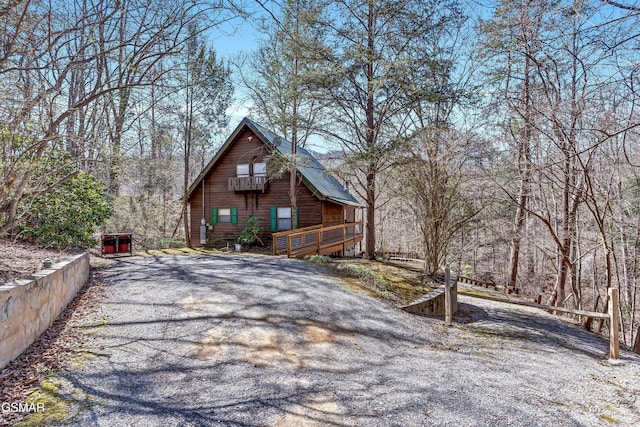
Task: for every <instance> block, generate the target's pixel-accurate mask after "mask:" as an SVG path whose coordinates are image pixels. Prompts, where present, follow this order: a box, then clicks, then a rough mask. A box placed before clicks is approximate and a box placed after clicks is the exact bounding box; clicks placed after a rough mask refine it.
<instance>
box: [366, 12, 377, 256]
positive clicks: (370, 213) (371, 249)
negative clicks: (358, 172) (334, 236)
mask: <svg viewBox="0 0 640 427" xmlns="http://www.w3.org/2000/svg"><path fill="white" fill-rule="evenodd" d="M374 14H375V4H374V2H369V13H368V21H369V22H368V25H367V54H368V57H367V104H366V107H365V116H366V123H367V129H366V144H367V149H368V150H375V148H376V135H375V134H374V129H375V115H374V114H375V102H374V94H375V90H376V88H375V82H374V77H375V74H374V73H375V71H374V68H373V66H374V61H375V33H374V31H375V27H374V22H375V16H374ZM368 154H369V155H370V156H371V154H372V153H368ZM366 173H367V188H366V196H367V200H366V203H367V258H369V259H374V258H375V256H376V174H377V168H376V164H375V161H374V160H369V164H368V166H367V169H366Z"/></svg>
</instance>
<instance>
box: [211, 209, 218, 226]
mask: <svg viewBox="0 0 640 427" xmlns="http://www.w3.org/2000/svg"><path fill="white" fill-rule="evenodd" d="M217 223H218V208H211V225H216V224H217Z"/></svg>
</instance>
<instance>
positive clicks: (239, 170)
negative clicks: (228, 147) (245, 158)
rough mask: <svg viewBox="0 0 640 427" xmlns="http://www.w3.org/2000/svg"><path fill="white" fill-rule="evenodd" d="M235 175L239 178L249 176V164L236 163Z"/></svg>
mask: <svg viewBox="0 0 640 427" xmlns="http://www.w3.org/2000/svg"><path fill="white" fill-rule="evenodd" d="M236 176H237V177H241V178H244V177H247V176H249V165H248V164H247V165H236Z"/></svg>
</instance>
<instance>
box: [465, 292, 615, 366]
mask: <svg viewBox="0 0 640 427" xmlns="http://www.w3.org/2000/svg"><path fill="white" fill-rule="evenodd" d="M458 294H459V295H464V296H468V297H472V298H479V299H486V300H490V301H497V302H503V303H507V304H514V305H522V306H525V307H534V308H539V309H542V310H547V311H556V312H560V313H568V314H575V315H578V316H584V317H587V318H594V319H608V320H609V358H610V359H618V358H619V357H620V336H619V322H618V310H619V304H620V293H619V290H618V288H609V291H608V295H609V310H608V312H607V313H601V312H598V311H587V310H576V309H573V308H566V307H556V306H552V305H546V304H538V303H535V302H527V301H518V300H513V299H508V298H500V297H495V296H492V295H478V294H475V293H469V292H464V291H458Z"/></svg>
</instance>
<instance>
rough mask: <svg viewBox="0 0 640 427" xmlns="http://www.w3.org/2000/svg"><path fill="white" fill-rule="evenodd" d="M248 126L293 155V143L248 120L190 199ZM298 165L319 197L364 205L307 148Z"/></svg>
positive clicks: (270, 143) (301, 151) (214, 159)
mask: <svg viewBox="0 0 640 427" xmlns="http://www.w3.org/2000/svg"><path fill="white" fill-rule="evenodd" d="M244 126H248V127H249V128H251V129H252V130H253V131H254V132H255V133H256V134H257V135H259V136H260V137H261V138H262V139H263V140H264V142H265V143H267V144H269V145H270V146H271V147H273V148H274V149H275V150H277V151H278V152H279V153H281V154H291V144H292V143H291V141H288V140H286V139H284V138H283V137H281V136H279V135H276V134H275V133H273V132H272V131H271V130H269V129H267V128H265V127H264V126H262V125H260V124H258V123H256V122H254V121H253V120H251V119H249V118H248V117H245V118H244V119H243V120H242V121H241V122H240V124H239V125H238V127H236V129H235V130H234V131H233V132H232V134H231V136H230V137H229V138H228V139H227V141H226V142H225V143H224V145H223V146H222V147H221V148H220V150H219V151H218V152H217V153H216V155H215V156H214V157H213V159H211V161H210V162H209V164H208V165H207V166H206V167H205V169H204V170H203V171H202V172H201V173H200V175H198V177H197V178H196V179H195V181H194V182H193V184H191V186H190V187H189V191H188V194H189V196H191V193H193V191H195V189H196V187H197V185H198V184H199V183H200V181H202V179H204V177H205V176H206V175H207V174H208V173H209V171H210V170H211V169H212V168H213V166H214V165H215V163H217V161H218V159H219V158H220V157H221V156H222V153H223V152H224V151H226V150H227V148H228V147H229V145H230V144H231V142H232V141H233V140H234V139H235V137H236V136H237V135H238V133H239V132H240V130H241V129H242V128H243V127H244ZM297 153H298V164H297V170H298V173H299V174H300V176H302V178H303V181H304V182H305V184H306V185H307V186H308V187H309V188H310V189H311V190H312V191H315V193H316V195H317V196H319V198H325V199H329V200H331V201H333V202H335V203H339V204H342V205H348V206H358V207H361V206H362V205H361V204H360V203H359V202H358V201H357V200H356V199H355V197H353V196H352V195H351V193H349V191H347V190H346V189H345V188H344V187H343V186H342V184H340V182H339V181H338V180H337V179H336V178H335V177H334V176H333V175H331V174H330V173H329V172H328V171H327V170H326V169H325V168H324V167H323V166H322V165H321V164H320V162H319V161H318V160H317V159H316V158H315V157H313V155H312V154H311V153H310V152H308V151H307V150H305V149H304V148H302V147H300V146H298V149H297Z"/></svg>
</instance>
